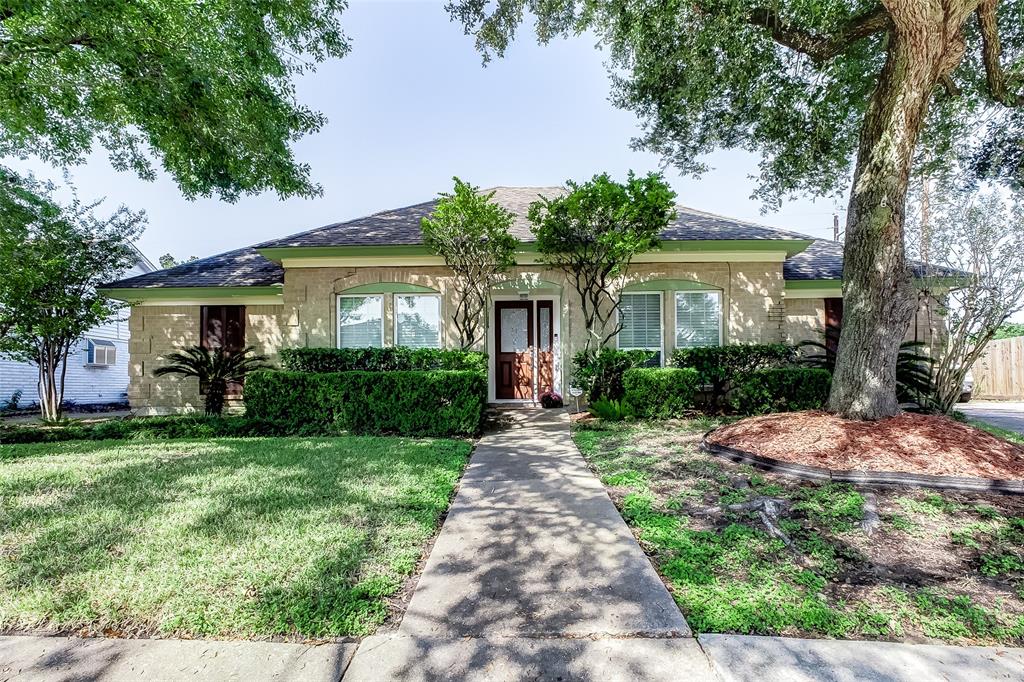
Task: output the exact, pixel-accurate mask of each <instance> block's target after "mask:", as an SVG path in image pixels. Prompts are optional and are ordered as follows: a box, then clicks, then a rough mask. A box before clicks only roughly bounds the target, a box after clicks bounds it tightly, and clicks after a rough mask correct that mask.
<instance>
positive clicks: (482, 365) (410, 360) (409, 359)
mask: <svg viewBox="0 0 1024 682" xmlns="http://www.w3.org/2000/svg"><path fill="white" fill-rule="evenodd" d="M280 357H281V368H282V369H286V370H289V371H292V372H352V371H366V372H404V371H412V370H434V369H450V370H474V371H477V372H483V373H486V372H487V354H486V353H480V352H477V351H468V350H457V349H447V348H444V349H442V348H405V347H403V346H391V347H387V348H285V349H282V350H281V354H280ZM247 390H248V389H247Z"/></svg>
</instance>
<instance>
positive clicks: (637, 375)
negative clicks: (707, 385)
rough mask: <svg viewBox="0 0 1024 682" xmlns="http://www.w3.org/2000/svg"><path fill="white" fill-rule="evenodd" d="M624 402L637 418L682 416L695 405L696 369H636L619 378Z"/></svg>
mask: <svg viewBox="0 0 1024 682" xmlns="http://www.w3.org/2000/svg"><path fill="white" fill-rule="evenodd" d="M622 384H623V387H624V388H625V401H626V402H627V403H628V404H629V405H630V406H631V407H632V408H633V411H634V412H635V413H636V415H637V416H638V417H647V418H649V419H671V418H673V417H682V416H683V415H684V414H685V413H686V412H687V411H688V410H692V409H693V406H694V397H695V396H696V394H697V390H698V389H699V388H700V381H699V379H698V375H697V370H695V369H693V368H689V367H687V368H681V367H637V368H634V369H628V370H626V372H625V373H624V374H623V375H622Z"/></svg>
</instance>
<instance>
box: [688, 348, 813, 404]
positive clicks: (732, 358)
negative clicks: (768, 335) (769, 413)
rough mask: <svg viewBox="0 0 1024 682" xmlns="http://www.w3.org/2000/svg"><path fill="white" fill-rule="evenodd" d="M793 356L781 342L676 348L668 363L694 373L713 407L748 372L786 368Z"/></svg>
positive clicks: (794, 351)
mask: <svg viewBox="0 0 1024 682" xmlns="http://www.w3.org/2000/svg"><path fill="white" fill-rule="evenodd" d="M795 357H796V349H794V348H793V347H792V346H787V345H786V344H784V343H760V344H737V345H730V346H701V347H697V348H677V349H676V350H675V351H674V352H673V353H672V359H671V362H670V363H669V364H670V365H671V366H673V367H692V368H693V369H695V370H697V375H698V381H699V382H700V384H701V385H703V386H710V387H711V393H710V395H709V396H708V403H709V404H708V406H709V407H711V408H716V407H719V406H721V405H722V403H723V402H724V399H725V396H726V394H727V393H728V392H729V391H730V390H731V389H733V388H735V387H736V386H738V385H739V384H740V383H742V382H743V380H744V379H745V378H746V377H747V376H748V375H749V374H750V373H751V372H756V371H757V370H761V369H769V368H772V367H779V366H782V365H786V364H788V363H790V362H791V361H792V360H793V359H794V358H795Z"/></svg>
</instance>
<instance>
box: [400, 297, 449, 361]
mask: <svg viewBox="0 0 1024 682" xmlns="http://www.w3.org/2000/svg"><path fill="white" fill-rule="evenodd" d="M395 345H396V346H407V347H409V348H440V347H441V298H440V297H439V296H405V295H402V294H395Z"/></svg>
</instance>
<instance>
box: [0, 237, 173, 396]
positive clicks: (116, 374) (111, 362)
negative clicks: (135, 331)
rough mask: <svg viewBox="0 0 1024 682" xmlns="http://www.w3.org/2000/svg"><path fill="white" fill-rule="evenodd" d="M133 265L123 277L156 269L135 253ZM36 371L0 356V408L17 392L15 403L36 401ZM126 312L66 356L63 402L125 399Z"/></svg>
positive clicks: (126, 363)
mask: <svg viewBox="0 0 1024 682" xmlns="http://www.w3.org/2000/svg"><path fill="white" fill-rule="evenodd" d="M136 253H137V255H138V258H137V260H136V262H135V265H134V266H132V268H131V269H130V270H128V271H127V272H126V273H125V275H124V276H125V277H133V276H135V275H144V274H146V273H149V272H153V271H154V270H157V269H158V268H157V267H156V266H154V265H153V264H152V263H151V262H150V261H149V259H148V258H146V257H145V256H144V255H142V253H141V252H139V251H138V250H136ZM38 384H39V370H38V369H37V368H36V366H35V365H32V364H29V363H27V362H15V361H13V360H9V359H7V358H4V357H0V405H5V404H7V402H8V401H9V400H10V398H11V397H12V396H13V395H14V393H16V392H17V391H21V399H20V400H19V401H18V404H19V405H20V406H21V407H26V406H28V405H31V404H33V403H37V402H39V385H38ZM127 392H128V311H127V310H126V311H124V313H123V315H121V316H120V317H119V319H116V320H113V321H110V322H108V323H106V324H103V325H100V326H98V327H93V328H92V329H90V330H89V331H88V332H87V333H86V335H85V336H84V337H83V338H82V340H81V341H79V343H78V344H77V346H76V347H75V348H73V349H72V350H71V354H70V355H69V356H68V372H67V376H66V377H65V379H64V400H65V401H70V402H74V403H77V404H79V405H88V404H102V403H116V402H123V401H127V400H128V393H127Z"/></svg>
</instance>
